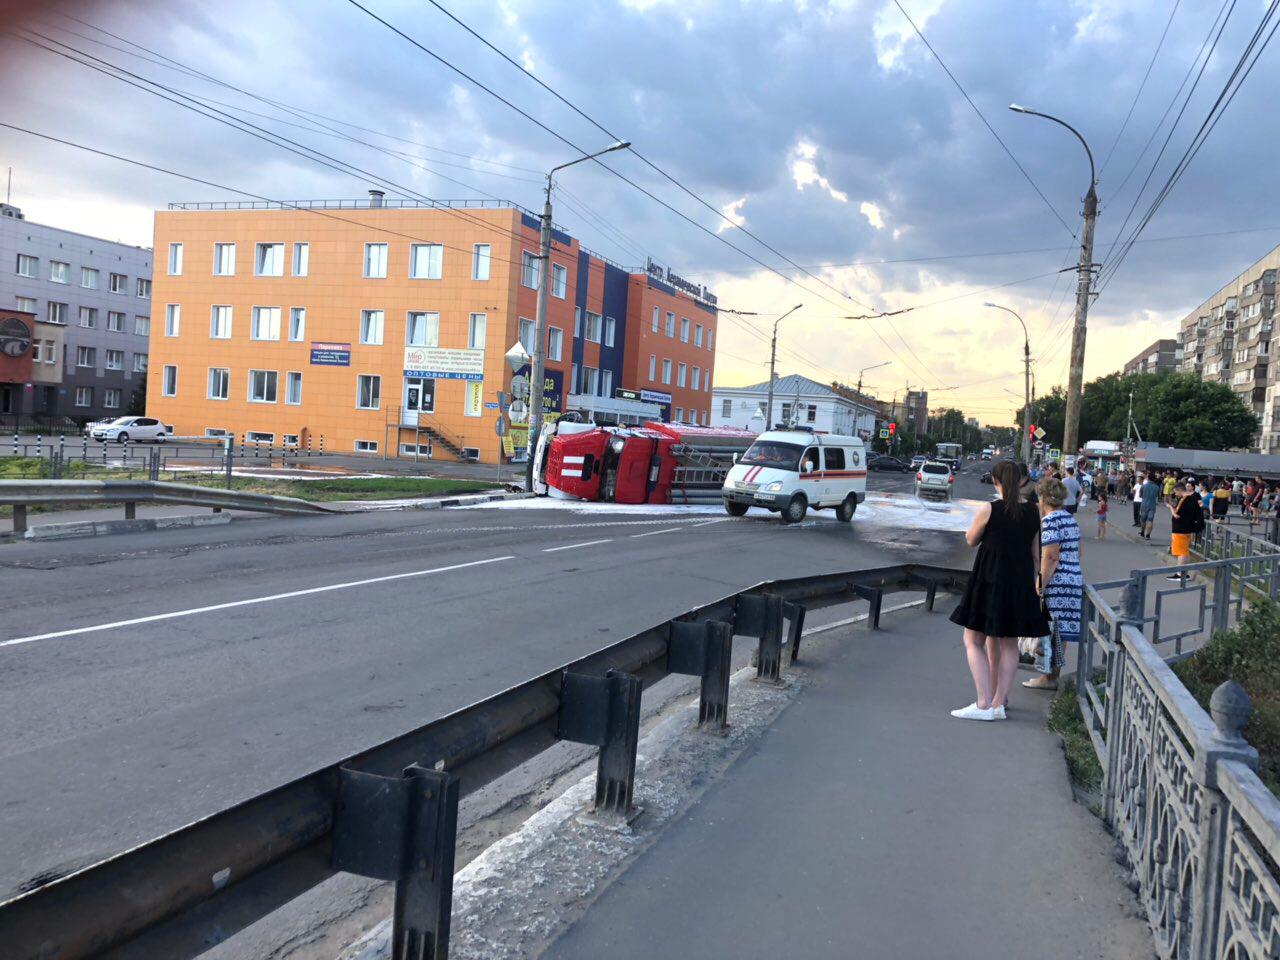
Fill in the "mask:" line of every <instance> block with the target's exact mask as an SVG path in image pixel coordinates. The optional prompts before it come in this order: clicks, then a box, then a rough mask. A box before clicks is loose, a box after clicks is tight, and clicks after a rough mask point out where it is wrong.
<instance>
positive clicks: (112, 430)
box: [90, 417, 169, 443]
mask: <svg viewBox="0 0 1280 960" xmlns="http://www.w3.org/2000/svg"><path fill="white" fill-rule="evenodd" d="M90 436H91V437H92V438H93V439H94V440H103V441H106V440H114V441H115V442H116V443H129V442H130V441H132V442H134V443H139V442H141V441H144V440H149V441H151V442H152V443H164V442H165V440H166V439H168V436H169V428H168V427H166V426H165V425H164V424H163V423H161V422H160V421H159V420H156V419H155V418H154V417H116V419H114V420H112V421H110V422H109V423H105V424H94V425H93V432H92V433H91V434H90Z"/></svg>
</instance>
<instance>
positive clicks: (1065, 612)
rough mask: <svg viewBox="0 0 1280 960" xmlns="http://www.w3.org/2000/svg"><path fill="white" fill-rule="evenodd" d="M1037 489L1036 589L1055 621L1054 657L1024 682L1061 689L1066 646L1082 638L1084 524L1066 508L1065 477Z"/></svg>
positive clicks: (1045, 608) (1047, 482) (1033, 687)
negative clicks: (1042, 671)
mask: <svg viewBox="0 0 1280 960" xmlns="http://www.w3.org/2000/svg"><path fill="white" fill-rule="evenodd" d="M1036 493H1037V494H1039V497H1040V573H1039V576H1038V578H1037V587H1036V589H1037V590H1038V591H1039V593H1040V596H1041V598H1042V600H1043V604H1044V610H1045V611H1046V612H1047V613H1048V615H1049V618H1050V619H1051V620H1052V622H1053V633H1054V638H1053V658H1052V662H1051V663H1050V666H1049V671H1048V672H1047V673H1046V674H1044V675H1043V676H1041V677H1036V678H1034V679H1031V680H1024V681H1023V682H1022V685H1023V686H1024V687H1030V688H1031V689H1032V690H1057V689H1058V676H1059V674H1061V672H1062V665H1063V662H1064V661H1065V660H1066V656H1065V646H1066V644H1068V643H1076V642H1078V641H1079V639H1080V606H1081V600H1082V598H1083V596H1084V575H1083V573H1082V572H1081V570H1080V527H1079V525H1078V524H1077V523H1076V518H1075V517H1074V516H1072V515H1071V514H1070V513H1068V512H1067V511H1066V510H1065V509H1064V504H1063V501H1064V500H1065V499H1066V489H1065V484H1063V482H1062V481H1042V482H1041V483H1040V485H1039V486H1038V487H1036ZM1104 497H1105V495H1104Z"/></svg>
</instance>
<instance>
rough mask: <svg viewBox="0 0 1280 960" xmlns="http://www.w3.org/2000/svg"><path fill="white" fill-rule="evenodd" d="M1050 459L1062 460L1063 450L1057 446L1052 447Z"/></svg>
mask: <svg viewBox="0 0 1280 960" xmlns="http://www.w3.org/2000/svg"><path fill="white" fill-rule="evenodd" d="M1049 459H1050V460H1061V459H1062V451H1061V450H1059V449H1058V448H1057V447H1054V448H1052V449H1051V450H1050V451H1049Z"/></svg>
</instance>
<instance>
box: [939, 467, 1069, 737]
mask: <svg viewBox="0 0 1280 960" xmlns="http://www.w3.org/2000/svg"><path fill="white" fill-rule="evenodd" d="M991 479H992V483H993V484H994V486H995V488H996V492H997V493H998V494H999V499H998V500H996V501H995V502H994V503H990V504H983V505H982V506H981V507H979V509H978V511H977V513H976V514H975V515H974V518H973V523H972V524H971V525H970V527H969V530H968V532H967V533H966V534H965V542H967V543H968V544H969V546H971V547H977V548H978V555H977V557H976V558H975V559H974V563H973V574H972V575H971V576H970V577H969V584H968V586H967V587H966V588H965V593H964V596H963V597H962V598H961V600H960V603H959V604H958V605H957V606H956V608H955V610H954V611H953V612H952V614H951V622H952V623H955V624H958V625H959V626H961V627H964V647H965V656H966V657H967V658H968V662H969V672H970V673H971V674H972V676H973V685H974V689H975V690H976V692H977V698H976V699H975V700H974V702H973V703H971V704H969V705H968V706H967V707H961V708H960V709H959V710H952V711H951V715H952V716H953V717H956V718H958V719H960V720H1003V719H1005V707H1006V705H1007V702H1008V698H1009V688H1010V687H1011V686H1012V685H1013V680H1014V676H1015V675H1016V674H1017V671H1018V637H1043V636H1045V635H1046V634H1048V633H1049V630H1050V623H1049V618H1048V617H1047V616H1046V615H1045V613H1044V610H1043V609H1042V607H1041V604H1040V597H1039V595H1038V594H1037V592H1036V564H1035V559H1036V542H1037V540H1038V538H1039V534H1040V517H1039V516H1038V512H1037V510H1036V508H1035V507H1033V506H1031V505H1030V504H1029V503H1027V502H1026V501H1025V500H1024V499H1023V498H1022V495H1021V492H1020V488H1021V486H1022V471H1021V469H1020V468H1019V466H1018V465H1017V464H1016V463H1014V462H1012V461H1010V460H1002V461H1001V462H1000V463H997V464H996V465H995V466H994V467H993V468H992V469H991ZM989 644H994V645H995V646H994V648H989V647H988V645H989ZM992 650H994V652H991V651H992Z"/></svg>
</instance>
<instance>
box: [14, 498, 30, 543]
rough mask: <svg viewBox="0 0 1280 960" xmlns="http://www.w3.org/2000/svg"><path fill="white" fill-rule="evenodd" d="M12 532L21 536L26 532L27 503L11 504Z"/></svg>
mask: <svg viewBox="0 0 1280 960" xmlns="http://www.w3.org/2000/svg"><path fill="white" fill-rule="evenodd" d="M13 532H14V533H16V534H18V536H22V535H23V534H24V533H26V532H27V505H26V504H25V503H15V504H14V505H13Z"/></svg>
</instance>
